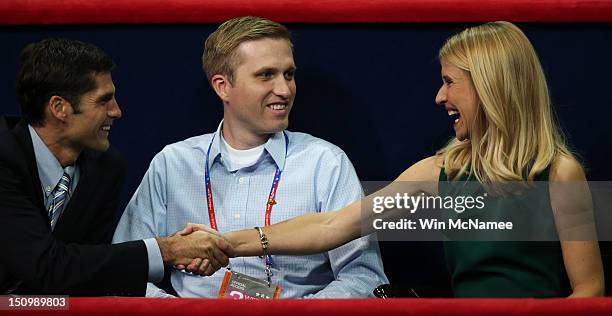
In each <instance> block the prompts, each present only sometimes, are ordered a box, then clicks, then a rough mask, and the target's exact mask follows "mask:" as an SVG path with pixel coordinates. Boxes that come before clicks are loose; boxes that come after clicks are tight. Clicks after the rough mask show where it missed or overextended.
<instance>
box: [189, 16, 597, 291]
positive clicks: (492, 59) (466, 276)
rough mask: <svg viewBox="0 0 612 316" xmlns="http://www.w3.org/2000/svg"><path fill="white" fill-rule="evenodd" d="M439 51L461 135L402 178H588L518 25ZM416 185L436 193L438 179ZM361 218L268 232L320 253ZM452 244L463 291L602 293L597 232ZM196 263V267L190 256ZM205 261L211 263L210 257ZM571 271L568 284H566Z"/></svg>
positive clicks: (253, 250)
mask: <svg viewBox="0 0 612 316" xmlns="http://www.w3.org/2000/svg"><path fill="white" fill-rule="evenodd" d="M439 58H440V63H441V68H442V70H441V74H442V81H443V83H442V86H441V87H440V90H439V91H438V94H437V95H436V103H437V104H439V105H440V106H443V107H444V108H445V109H446V111H447V112H448V114H449V115H450V116H451V117H452V118H453V119H454V121H453V128H454V130H455V138H454V139H453V140H451V141H450V142H449V143H448V145H447V146H446V147H444V148H442V149H441V150H439V151H438V152H437V153H436V154H435V155H434V156H432V157H429V158H426V159H424V160H422V161H420V162H418V163H416V164H414V165H413V166H411V167H410V168H408V169H407V170H406V171H404V172H403V173H402V174H401V175H400V176H399V177H398V178H397V179H396V180H395V181H396V182H400V181H411V183H432V182H433V183H436V182H438V181H440V182H441V181H465V180H477V181H479V182H480V183H483V184H489V183H498V182H508V181H528V182H530V181H548V183H550V185H551V186H552V185H553V184H554V183H564V182H571V181H580V182H583V181H586V179H585V175H584V171H583V169H582V167H581V165H580V163H579V162H578V161H577V160H576V159H575V158H574V157H573V155H572V154H571V152H570V151H569V150H568V148H567V146H566V145H565V143H564V140H563V137H562V134H561V132H560V130H559V128H558V126H557V124H556V122H555V120H554V116H553V113H552V109H551V104H550V99H549V93H548V87H547V84H546V80H545V77H544V73H543V70H542V66H541V65H540V62H539V60H538V57H537V55H536V53H535V51H534V49H533V47H532V45H531V43H530V42H529V40H528V39H527V37H526V36H525V34H523V32H522V31H521V30H520V29H519V28H517V27H516V26H515V25H513V24H512V23H508V22H492V23H486V24H484V25H480V26H476V27H472V28H468V29H466V30H464V31H463V32H461V33H459V34H457V35H454V36H452V37H451V38H450V39H448V40H447V42H446V43H445V45H444V46H443V47H442V48H441V49H440V54H439ZM416 190H420V191H425V192H427V193H429V194H433V195H435V194H438V187H437V186H435V185H433V186H430V187H426V186H423V187H419V188H415V191H416ZM383 191H384V189H383ZM551 192H552V191H551ZM552 194H553V193H551V196H552ZM587 194H588V193H587ZM374 195H376V196H380V195H381V193H380V192H377V193H374ZM366 199H367V198H366ZM548 204H550V205H552V206H551V207H549V208H552V209H551V210H549V211H550V213H551V216H552V213H553V212H556V213H560V212H561V211H562V210H561V209H562V208H564V207H565V208H567V205H568V203H560V202H559V200H558V199H557V200H554V201H553V200H552V199H551V203H548ZM570 212H571V210H570ZM361 220H362V218H361V208H360V202H356V203H354V204H352V205H350V206H348V207H346V208H344V209H341V210H338V211H336V212H330V213H325V214H312V215H305V216H301V217H298V218H295V219H292V220H289V221H286V222H282V223H279V224H275V225H272V226H268V227H265V228H263V233H264V234H265V235H266V237H267V239H268V241H269V248H268V252H269V253H270V254H307V253H317V252H321V251H325V250H328V249H331V248H334V247H337V246H339V245H342V244H344V243H345V242H347V241H349V240H351V239H354V238H358V237H360V236H361V233H362V230H361ZM556 222H559V220H558V219H556ZM194 229H198V228H197V227H195V228H194ZM557 229H558V225H557ZM226 237H227V238H228V239H229V240H230V241H231V243H232V245H233V246H234V249H235V251H236V254H237V255H238V256H253V255H261V254H262V252H263V250H262V245H261V243H260V234H259V232H258V231H257V230H245V231H239V232H232V233H229V234H227V235H226ZM445 249H446V260H447V263H448V266H449V269H450V272H451V275H452V286H453V291H454V294H455V295H456V296H463V297H483V296H496V297H554V296H563V295H569V296H571V297H590V296H600V295H603V292H604V281H603V268H602V263H601V257H600V254H599V248H598V244H597V241H595V240H594V239H593V240H590V241H589V240H587V241H571V240H563V239H562V240H561V241H560V242H450V243H446V244H445ZM189 268H191V269H192V270H194V269H197V268H198V266H197V265H196V264H193V263H192V265H191V266H190V267H189ZM199 269H201V270H208V271H207V272H208V273H209V274H210V273H211V272H212V271H211V270H212V269H211V268H210V267H208V265H207V264H206V262H204V264H202V265H200V266H199ZM565 280H569V285H571V289H569V290H568V289H564V286H563V284H564V283H567V282H565Z"/></svg>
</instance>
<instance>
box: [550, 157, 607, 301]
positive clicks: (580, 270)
mask: <svg viewBox="0 0 612 316" xmlns="http://www.w3.org/2000/svg"><path fill="white" fill-rule="evenodd" d="M550 195H551V204H552V207H553V210H554V212H555V223H556V225H557V230H558V232H559V238H560V239H561V251H562V252H563V262H564V264H565V270H566V271H567V275H568V278H569V280H570V284H571V286H572V294H571V295H570V297H592V296H602V295H604V277H603V266H602V262H601V254H600V252H599V245H598V242H597V235H596V231H595V223H594V217H593V207H592V201H591V194H590V192H589V189H588V185H587V183H586V177H585V175H584V171H583V170H582V167H581V166H580V164H579V163H578V162H577V161H576V160H574V159H573V158H569V157H560V158H558V159H557V161H556V162H555V163H554V164H553V167H552V169H551V175H550Z"/></svg>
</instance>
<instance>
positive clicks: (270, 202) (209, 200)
mask: <svg viewBox="0 0 612 316" xmlns="http://www.w3.org/2000/svg"><path fill="white" fill-rule="evenodd" d="M283 136H285V159H286V158H287V148H288V147H289V138H288V137H287V134H285V132H283ZM214 138H215V136H214V135H213V139H212V140H211V141H210V145H208V151H207V152H206V169H205V173H204V181H205V185H206V204H207V205H208V218H209V219H210V227H211V228H212V229H214V230H216V231H219V229H218V228H217V218H216V216H215V204H214V202H213V196H212V184H211V181H210V171H209V169H208V161H209V160H208V157H209V155H210V148H211V147H212V144H213V140H214ZM281 174H282V171H281V169H280V168H279V167H278V166H277V167H276V172H275V173H274V180H272V187H271V188H270V194H269V195H268V199H267V200H266V217H265V222H264V225H265V226H270V217H271V215H272V207H274V205H275V204H276V200H275V198H276V190H277V189H278V183H279V182H280V177H281Z"/></svg>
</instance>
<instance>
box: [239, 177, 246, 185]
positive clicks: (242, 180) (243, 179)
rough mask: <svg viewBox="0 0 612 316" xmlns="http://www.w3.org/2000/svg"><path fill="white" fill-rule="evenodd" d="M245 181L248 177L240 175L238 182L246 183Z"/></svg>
mask: <svg viewBox="0 0 612 316" xmlns="http://www.w3.org/2000/svg"><path fill="white" fill-rule="evenodd" d="M245 182H246V179H245V178H244V177H240V178H239V179H238V183H240V184H244V183H245Z"/></svg>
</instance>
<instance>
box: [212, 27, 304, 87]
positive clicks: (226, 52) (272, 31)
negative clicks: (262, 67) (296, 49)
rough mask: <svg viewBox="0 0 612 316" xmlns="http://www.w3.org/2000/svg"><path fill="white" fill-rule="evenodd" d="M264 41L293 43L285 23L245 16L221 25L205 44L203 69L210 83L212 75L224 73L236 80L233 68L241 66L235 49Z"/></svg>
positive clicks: (230, 78)
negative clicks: (273, 40)
mask: <svg viewBox="0 0 612 316" xmlns="http://www.w3.org/2000/svg"><path fill="white" fill-rule="evenodd" d="M262 38H274V39H285V40H287V41H288V42H289V45H290V46H291V47H293V44H291V34H290V33H289V31H288V30H287V28H286V27H284V26H283V25H282V24H279V23H276V22H274V21H270V20H268V19H264V18H260V17H256V16H244V17H239V18H234V19H231V20H228V21H226V22H224V23H223V24H221V25H220V26H219V28H218V29H217V30H216V31H214V32H213V33H212V34H210V36H208V38H207V39H206V42H205V43H204V53H203V54H202V68H203V69H204V72H205V73H206V77H207V78H208V81H209V82H210V79H211V78H212V76H214V75H216V74H221V75H225V76H228V79H229V81H230V83H231V82H232V81H233V71H234V67H235V66H236V65H237V64H238V62H239V59H238V57H239V56H238V54H237V53H236V48H237V47H238V46H239V45H240V44H242V43H244V42H247V41H254V40H258V39H262Z"/></svg>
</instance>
